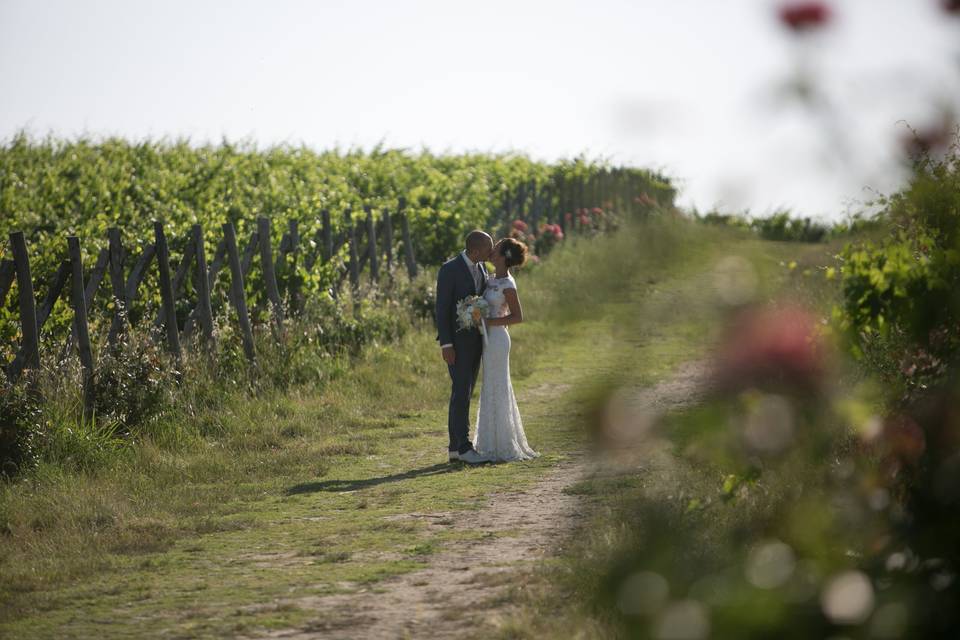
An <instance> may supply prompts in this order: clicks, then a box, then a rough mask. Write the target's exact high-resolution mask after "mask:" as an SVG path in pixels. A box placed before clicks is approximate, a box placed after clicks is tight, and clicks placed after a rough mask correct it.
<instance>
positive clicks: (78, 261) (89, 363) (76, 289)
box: [67, 236, 94, 420]
mask: <svg viewBox="0 0 960 640" xmlns="http://www.w3.org/2000/svg"><path fill="white" fill-rule="evenodd" d="M67 249H68V250H69V252H70V264H71V266H72V271H73V277H72V278H71V280H72V283H71V284H72V287H71V291H72V296H71V297H72V299H73V326H74V328H75V330H76V333H77V346H78V347H79V349H80V366H81V368H82V370H83V417H84V420H89V419H90V418H91V417H92V416H93V403H94V395H93V394H94V390H93V351H92V350H91V348H90V331H89V329H88V328H87V301H86V295H85V292H84V290H83V261H82V258H81V256H80V239H79V238H78V237H76V236H69V237H68V238H67Z"/></svg>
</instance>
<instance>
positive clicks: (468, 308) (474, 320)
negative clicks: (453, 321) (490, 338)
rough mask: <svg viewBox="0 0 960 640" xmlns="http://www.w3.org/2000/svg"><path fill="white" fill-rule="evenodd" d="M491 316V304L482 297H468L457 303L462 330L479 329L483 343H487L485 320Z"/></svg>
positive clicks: (458, 321) (458, 322)
mask: <svg viewBox="0 0 960 640" xmlns="http://www.w3.org/2000/svg"><path fill="white" fill-rule="evenodd" d="M489 315H490V303H489V302H487V301H486V300H484V299H483V298H482V297H481V296H467V297H466V298H464V299H463V300H461V301H460V302H458V303H457V324H458V325H459V326H460V328H461V329H479V330H480V335H482V336H483V343H484V344H486V343H487V328H486V326H485V325H484V322H483V319H484V318H486V317H487V316H489Z"/></svg>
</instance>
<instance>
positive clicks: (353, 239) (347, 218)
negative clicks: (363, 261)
mask: <svg viewBox="0 0 960 640" xmlns="http://www.w3.org/2000/svg"><path fill="white" fill-rule="evenodd" d="M343 221H344V223H345V224H346V225H347V233H349V234H350V236H349V240H350V288H351V289H352V290H353V293H354V295H356V294H357V292H358V291H359V290H360V263H359V261H360V259H359V257H358V256H357V227H356V225H354V224H353V216H352V215H350V209H347V210H346V211H345V212H344V213H343Z"/></svg>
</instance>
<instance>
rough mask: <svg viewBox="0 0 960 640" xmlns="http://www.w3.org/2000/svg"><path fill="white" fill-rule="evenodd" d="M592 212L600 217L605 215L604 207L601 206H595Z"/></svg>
mask: <svg viewBox="0 0 960 640" xmlns="http://www.w3.org/2000/svg"><path fill="white" fill-rule="evenodd" d="M590 213H592V214H593V215H595V216H597V217H598V218H599V217H601V216H603V209H601V208H600V207H594V208H593V209H591V210H590Z"/></svg>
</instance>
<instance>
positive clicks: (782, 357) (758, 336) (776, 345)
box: [716, 306, 826, 392]
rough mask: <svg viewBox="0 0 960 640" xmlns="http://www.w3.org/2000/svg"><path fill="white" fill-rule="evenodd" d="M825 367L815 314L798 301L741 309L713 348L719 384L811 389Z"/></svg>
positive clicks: (822, 346) (806, 390)
mask: <svg viewBox="0 0 960 640" xmlns="http://www.w3.org/2000/svg"><path fill="white" fill-rule="evenodd" d="M825 370H826V357H825V349H824V345H823V344H822V341H821V339H820V337H819V333H818V331H817V318H816V317H815V316H814V315H813V314H812V313H810V312H809V311H807V310H806V309H804V308H802V307H798V306H785V307H779V308H776V307H761V308H752V309H748V310H746V311H744V312H742V313H741V314H740V315H739V316H738V317H737V318H736V319H735V320H734V321H733V323H732V324H731V326H730V328H729V329H728V331H727V335H726V337H725V339H724V340H723V341H722V343H721V346H720V348H719V349H718V353H717V366H716V375H717V384H718V386H719V387H720V388H725V389H745V388H750V387H759V388H766V387H771V386H772V387H775V388H780V389H785V390H788V391H789V390H793V391H801V392H812V391H817V390H818V389H819V387H820V385H821V382H822V378H823V373H824V372H825Z"/></svg>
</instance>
